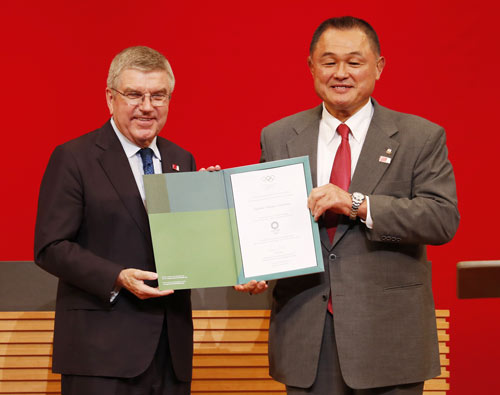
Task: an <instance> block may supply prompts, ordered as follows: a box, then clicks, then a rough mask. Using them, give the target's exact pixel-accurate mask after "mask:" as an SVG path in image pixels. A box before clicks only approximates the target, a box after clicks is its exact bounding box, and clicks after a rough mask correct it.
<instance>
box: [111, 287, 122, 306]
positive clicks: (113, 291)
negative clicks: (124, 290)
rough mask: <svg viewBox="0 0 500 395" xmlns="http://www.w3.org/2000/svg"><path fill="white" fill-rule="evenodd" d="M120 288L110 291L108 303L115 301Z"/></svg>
mask: <svg viewBox="0 0 500 395" xmlns="http://www.w3.org/2000/svg"><path fill="white" fill-rule="evenodd" d="M120 290H121V287H116V288H115V289H113V290H112V291H111V295H110V296H109V302H110V303H113V302H115V301H116V298H117V297H118V294H119V293H120Z"/></svg>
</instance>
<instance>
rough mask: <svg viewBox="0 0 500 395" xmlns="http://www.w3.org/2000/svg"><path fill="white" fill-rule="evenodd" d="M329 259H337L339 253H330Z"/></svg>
mask: <svg viewBox="0 0 500 395" xmlns="http://www.w3.org/2000/svg"><path fill="white" fill-rule="evenodd" d="M328 259H330V260H331V261H333V260H335V259H337V255H335V254H330V255H329V256H328Z"/></svg>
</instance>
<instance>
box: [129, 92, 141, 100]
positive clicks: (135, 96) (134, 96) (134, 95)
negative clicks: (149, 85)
mask: <svg viewBox="0 0 500 395" xmlns="http://www.w3.org/2000/svg"><path fill="white" fill-rule="evenodd" d="M125 96H127V97H128V98H129V99H132V100H134V99H140V98H141V97H142V96H143V95H142V93H139V92H128V93H126V94H125Z"/></svg>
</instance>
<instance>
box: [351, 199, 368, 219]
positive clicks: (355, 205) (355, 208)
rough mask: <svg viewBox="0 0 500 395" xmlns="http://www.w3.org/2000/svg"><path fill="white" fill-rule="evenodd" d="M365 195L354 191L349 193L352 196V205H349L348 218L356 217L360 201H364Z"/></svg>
mask: <svg viewBox="0 0 500 395" xmlns="http://www.w3.org/2000/svg"><path fill="white" fill-rule="evenodd" d="M365 197H366V196H365V195H363V194H362V193H360V192H354V193H353V194H352V195H351V198H352V207H351V212H350V214H349V219H351V220H353V221H354V220H355V219H356V217H357V216H358V209H359V206H361V203H363V202H364V200H365Z"/></svg>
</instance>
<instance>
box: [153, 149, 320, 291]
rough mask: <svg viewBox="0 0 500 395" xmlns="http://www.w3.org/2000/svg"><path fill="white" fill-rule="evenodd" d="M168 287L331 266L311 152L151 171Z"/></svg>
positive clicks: (159, 256) (161, 276)
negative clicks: (317, 213) (205, 168)
mask: <svg viewBox="0 0 500 395" xmlns="http://www.w3.org/2000/svg"><path fill="white" fill-rule="evenodd" d="M144 185H145V190H146V206H147V211H148V216H149V222H150V228H151V235H152V240H153V249H154V254H155V262H156V268H157V272H158V282H159V286H160V289H186V288H206V287H217V286H228V285H235V284H244V283H246V282H248V281H250V280H258V281H260V280H270V279H277V278H283V277H290V276H298V275H304V274H310V273H316V272H320V271H323V270H324V268H323V259H322V255H321V246H320V241H319V231H318V225H317V223H316V222H315V221H314V219H313V217H312V216H311V214H310V212H309V210H308V208H307V197H308V195H309V192H310V190H311V188H312V182H311V174H310V168H309V160H308V158H307V157H300V158H292V159H286V160H281V161H275V162H267V163H262V164H257V165H251V166H242V167H236V168H232V169H225V170H222V171H219V172H192V173H175V174H171V173H169V174H155V175H147V176H144Z"/></svg>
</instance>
